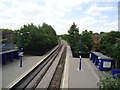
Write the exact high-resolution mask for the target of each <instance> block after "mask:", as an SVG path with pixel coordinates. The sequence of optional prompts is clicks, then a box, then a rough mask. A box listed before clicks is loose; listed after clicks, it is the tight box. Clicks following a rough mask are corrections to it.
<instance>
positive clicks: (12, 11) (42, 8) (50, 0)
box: [0, 0, 115, 34]
mask: <svg viewBox="0 0 120 90" xmlns="http://www.w3.org/2000/svg"><path fill="white" fill-rule="evenodd" d="M97 1H98V0H97ZM105 1H108V0H105ZM89 2H93V0H0V12H1V13H0V28H10V29H19V28H20V27H21V26H23V25H24V24H28V23H34V24H35V25H38V24H42V23H43V22H46V23H48V24H50V25H52V26H53V28H54V29H55V30H56V32H57V34H63V33H67V30H68V29H69V28H70V26H71V25H72V23H73V22H76V24H77V25H78V27H80V29H81V30H85V29H89V28H91V27H94V25H95V24H96V23H99V21H98V20H97V19H95V18H94V17H92V16H84V17H79V15H78V16H76V17H77V18H76V19H67V18H64V16H65V15H66V13H68V12H70V11H72V10H73V9H74V10H79V11H80V10H82V9H83V8H84V7H81V5H82V4H83V3H89ZM113 9H115V8H114V7H112V6H111V7H105V8H103V7H97V6H95V5H94V6H92V7H90V8H89V10H88V11H87V12H86V13H87V14H90V15H93V16H96V15H97V16H98V15H101V14H100V12H102V11H105V10H113ZM80 14H83V12H81V13H80ZM101 18H102V19H106V18H107V16H106V17H105V16H102V17H101ZM101 23H102V21H101Z"/></svg>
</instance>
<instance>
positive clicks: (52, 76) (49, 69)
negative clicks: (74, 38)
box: [9, 44, 66, 90]
mask: <svg viewBox="0 0 120 90" xmlns="http://www.w3.org/2000/svg"><path fill="white" fill-rule="evenodd" d="M65 57H66V47H65V46H63V45H62V44H61V45H59V47H57V48H56V49H55V51H54V52H52V53H51V54H50V55H49V56H48V57H47V58H45V59H44V60H43V61H42V62H41V63H40V64H39V65H38V66H37V67H35V68H34V69H33V70H32V71H31V72H29V73H28V74H27V75H26V76H25V77H23V78H22V79H21V80H20V81H19V82H17V83H16V84H15V85H13V86H12V87H10V88H9V90H16V89H22V90H25V89H31V90H35V89H37V88H44V89H47V90H49V89H51V88H60V83H61V78H62V72H63V70H64V63H65ZM55 81H57V82H55Z"/></svg>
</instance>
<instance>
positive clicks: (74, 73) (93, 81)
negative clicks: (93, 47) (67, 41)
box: [61, 45, 107, 89]
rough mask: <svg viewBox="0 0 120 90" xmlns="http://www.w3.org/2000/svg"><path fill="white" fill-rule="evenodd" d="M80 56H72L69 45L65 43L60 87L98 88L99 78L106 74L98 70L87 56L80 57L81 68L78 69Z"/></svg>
mask: <svg viewBox="0 0 120 90" xmlns="http://www.w3.org/2000/svg"><path fill="white" fill-rule="evenodd" d="M79 63H80V58H73V56H72V52H71V49H70V46H69V45H67V57H66V63H65V69H64V75H63V80H62V81H63V84H62V86H61V87H62V88H69V89H70V88H98V87H97V83H98V82H99V80H100V78H105V77H106V76H107V75H106V73H105V72H104V71H100V70H99V69H98V68H97V67H96V66H95V65H94V64H93V63H92V62H91V61H90V59H89V58H82V60H81V65H82V70H79Z"/></svg>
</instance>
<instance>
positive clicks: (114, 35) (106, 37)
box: [100, 31, 120, 68]
mask: <svg viewBox="0 0 120 90" xmlns="http://www.w3.org/2000/svg"><path fill="white" fill-rule="evenodd" d="M100 48H101V52H102V53H104V54H105V55H107V56H110V57H112V58H114V62H115V63H116V65H115V66H116V68H120V32H118V31H111V32H109V33H104V34H103V36H102V38H101V40H100Z"/></svg>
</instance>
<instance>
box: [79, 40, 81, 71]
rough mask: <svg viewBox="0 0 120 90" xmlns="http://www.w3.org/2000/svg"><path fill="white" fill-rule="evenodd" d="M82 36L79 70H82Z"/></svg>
mask: <svg viewBox="0 0 120 90" xmlns="http://www.w3.org/2000/svg"><path fill="white" fill-rule="evenodd" d="M81 61H82V38H81V39H80V64H79V70H82V63H81Z"/></svg>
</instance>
